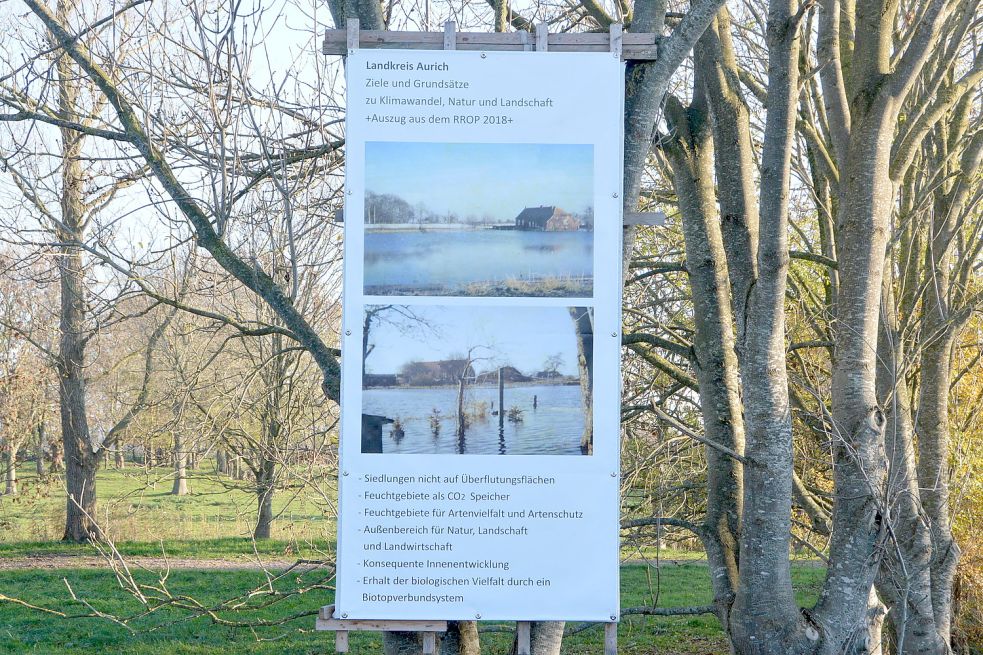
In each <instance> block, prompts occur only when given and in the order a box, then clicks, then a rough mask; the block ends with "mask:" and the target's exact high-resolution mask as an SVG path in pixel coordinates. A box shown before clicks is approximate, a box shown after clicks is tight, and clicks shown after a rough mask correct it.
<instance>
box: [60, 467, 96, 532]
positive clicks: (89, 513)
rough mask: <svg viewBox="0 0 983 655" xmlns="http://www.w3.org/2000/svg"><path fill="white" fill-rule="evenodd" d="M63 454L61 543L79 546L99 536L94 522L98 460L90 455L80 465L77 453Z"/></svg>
mask: <svg viewBox="0 0 983 655" xmlns="http://www.w3.org/2000/svg"><path fill="white" fill-rule="evenodd" d="M66 455H67V456H66V458H65V462H66V466H65V488H66V490H67V492H68V497H67V501H66V511H67V516H66V517H65V534H64V536H63V537H62V540H63V541H73V542H76V543H82V542H86V541H89V540H93V539H99V538H100V535H101V533H100V531H99V528H98V526H97V525H96V523H95V516H96V514H95V512H96V468H97V465H98V460H97V459H96V458H95V457H91V456H90V457H89V458H88V459H87V460H86V461H85V462H82V461H81V458H80V457H78V455H77V453H74V452H68V453H66Z"/></svg>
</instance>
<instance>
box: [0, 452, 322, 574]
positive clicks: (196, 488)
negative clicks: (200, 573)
mask: <svg viewBox="0 0 983 655" xmlns="http://www.w3.org/2000/svg"><path fill="white" fill-rule="evenodd" d="M204 468H205V469H207V468H208V465H205V467H204ZM19 476H20V481H19V487H20V493H19V494H18V495H17V496H3V495H0V547H2V546H3V545H9V544H11V543H14V542H35V543H37V542H48V541H52V540H57V539H60V538H61V535H62V532H63V530H64V521H65V490H64V486H63V483H62V482H61V481H60V480H58V479H54V478H53V479H51V480H50V481H48V482H41V481H39V480H38V478H37V476H36V475H35V474H34V471H33V469H32V468H30V467H29V466H24V467H22V468H21V470H20V471H19ZM170 476H171V471H170V469H168V468H157V469H152V470H150V471H149V472H147V471H144V470H143V469H142V468H139V467H135V466H130V467H129V468H126V469H123V470H120V471H118V470H115V469H113V468H109V469H105V470H100V471H99V473H98V475H97V478H96V483H97V486H96V492H97V495H98V509H97V515H98V519H97V520H98V521H99V524H100V526H101V527H102V528H103V529H104V530H105V531H106V532H107V533H108V534H109V535H110V537H111V538H112V539H114V540H116V541H120V542H157V541H159V540H164V541H167V542H171V545H172V546H174V547H179V546H177V544H178V543H180V542H189V541H200V542H206V544H208V543H210V544H211V545H206V546H205V547H204V548H202V549H201V550H200V552H195V553H194V555H195V556H197V557H216V556H217V557H225V556H226V555H227V554H228V553H226V552H223V550H222V547H221V546H222V544H225V545H226V546H231V545H235V546H236V547H237V550H236V551H232V554H235V553H237V552H242V553H247V554H248V553H251V552H252V544H251V541H250V540H249V539H248V537H249V536H250V535H251V534H252V531H253V528H254V527H255V519H256V497H255V495H254V494H252V493H250V492H249V489H248V484H249V483H248V481H237V480H232V479H229V478H228V477H225V476H218V475H215V474H213V473H211V471H210V470H201V471H190V472H189V476H190V479H189V484H188V486H189V487H190V490H191V493H190V494H189V495H187V496H173V495H171V493H170V490H171V484H172V478H171V477H170ZM333 489H334V483H333V481H332V480H331V479H330V477H329V476H328V475H325V476H324V480H323V484H317V481H315V484H308V485H306V486H305V487H304V488H303V489H298V490H292V489H285V490H281V491H279V492H278V493H277V495H276V496H275V498H274V511H275V512H276V513H277V519H276V520H275V521H274V524H273V538H274V541H275V542H276V545H274V546H272V549H274V550H276V549H289V547H294V548H295V547H297V545H303V544H304V543H306V542H315V543H326V542H333V540H334V532H335V522H334V518H333V515H332V512H333V510H332V509H331V507H332V506H333V500H334V497H335V496H334V491H333ZM230 538H238V540H235V539H233V541H225V540H227V539H230ZM291 544H293V545H292V546H291ZM240 545H242V546H245V549H244V550H242V549H238V546H240ZM217 546H219V547H217ZM194 548H197V546H195V547H194ZM159 553H160V548H159V546H157V547H156V554H159ZM132 554H144V553H136V552H134V553H132Z"/></svg>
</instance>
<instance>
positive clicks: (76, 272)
mask: <svg viewBox="0 0 983 655" xmlns="http://www.w3.org/2000/svg"><path fill="white" fill-rule="evenodd" d="M74 10H75V7H74V3H73V2H72V0H62V1H60V2H59V3H58V6H57V11H58V15H59V18H60V19H61V20H62V22H63V23H68V22H69V21H68V18H69V16H70V14H72V13H74ZM57 67H58V77H59V80H58V92H59V93H58V106H59V110H60V112H61V115H62V116H64V117H65V118H68V119H71V118H73V117H74V116H76V108H75V103H76V101H77V97H78V93H79V90H78V85H79V82H78V72H77V71H76V70H75V68H74V67H73V66H72V65H71V64H70V60H69V58H68V57H61V58H60V59H59V61H58V66H57ZM61 138H62V152H61V154H62V169H61V172H62V179H61V228H60V229H59V235H58V236H59V238H60V240H61V241H62V242H63V243H71V242H73V241H81V240H82V237H83V231H84V225H85V217H84V211H85V210H84V203H83V194H84V185H85V178H84V173H83V171H82V164H81V159H80V157H81V154H82V136H81V135H80V134H79V133H77V132H75V131H73V130H70V129H67V128H63V129H62V130H61ZM58 255H59V257H58V275H59V278H60V283H61V284H60V288H61V307H60V317H59V318H60V321H59V332H60V342H59V348H58V357H57V370H58V400H59V404H60V411H61V436H62V443H63V444H64V449H65V484H66V487H67V491H68V497H67V498H66V517H65V534H64V537H63V539H64V540H65V541H76V542H81V541H86V540H88V539H91V538H94V537H96V536H97V528H96V525H95V523H94V517H95V515H96V514H95V511H96V488H95V486H96V467H97V465H98V458H97V454H96V452H94V450H93V447H92V438H91V435H90V434H89V423H88V418H87V411H86V409H87V408H86V400H85V391H86V381H85V370H86V366H85V364H86V362H85V347H86V343H87V337H88V335H87V330H86V322H85V318H86V298H85V289H86V287H85V264H84V262H83V259H82V251H81V249H79V248H77V247H75V246H72V245H62V246H60V247H59V248H58Z"/></svg>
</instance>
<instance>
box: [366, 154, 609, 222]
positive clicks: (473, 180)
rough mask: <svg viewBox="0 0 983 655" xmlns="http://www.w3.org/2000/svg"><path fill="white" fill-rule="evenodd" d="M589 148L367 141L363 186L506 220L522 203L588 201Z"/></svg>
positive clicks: (571, 208)
mask: <svg viewBox="0 0 983 655" xmlns="http://www.w3.org/2000/svg"><path fill="white" fill-rule="evenodd" d="M593 178H594V148H593V146H591V145H576V144H538V143H396V142H381V141H373V142H368V143H366V144H365V188H366V190H367V191H372V192H374V193H392V194H395V195H398V196H400V197H401V198H403V199H404V200H406V201H407V202H409V203H410V204H411V205H416V204H417V203H423V204H425V205H426V206H427V207H428V208H429V209H431V210H432V211H435V212H438V213H446V212H453V213H455V214H458V215H460V216H462V217H463V216H468V215H475V216H484V215H485V214H488V215H490V216H491V217H492V219H493V220H497V221H511V220H512V219H514V218H515V217H516V215H517V214H518V213H519V212H520V211H522V209H523V208H524V207H534V206H539V205H556V206H558V207H561V208H563V209H565V210H566V211H568V212H572V213H580V212H582V211H583V210H584V208H586V207H588V206H590V205H591V204H592V203H593V195H594V184H593Z"/></svg>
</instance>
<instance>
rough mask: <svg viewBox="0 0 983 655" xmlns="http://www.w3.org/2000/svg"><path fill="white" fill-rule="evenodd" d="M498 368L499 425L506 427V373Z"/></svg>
mask: <svg viewBox="0 0 983 655" xmlns="http://www.w3.org/2000/svg"><path fill="white" fill-rule="evenodd" d="M503 371H504V369H502V368H499V369H498V427H500V428H503V427H505V374H504V373H503Z"/></svg>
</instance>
